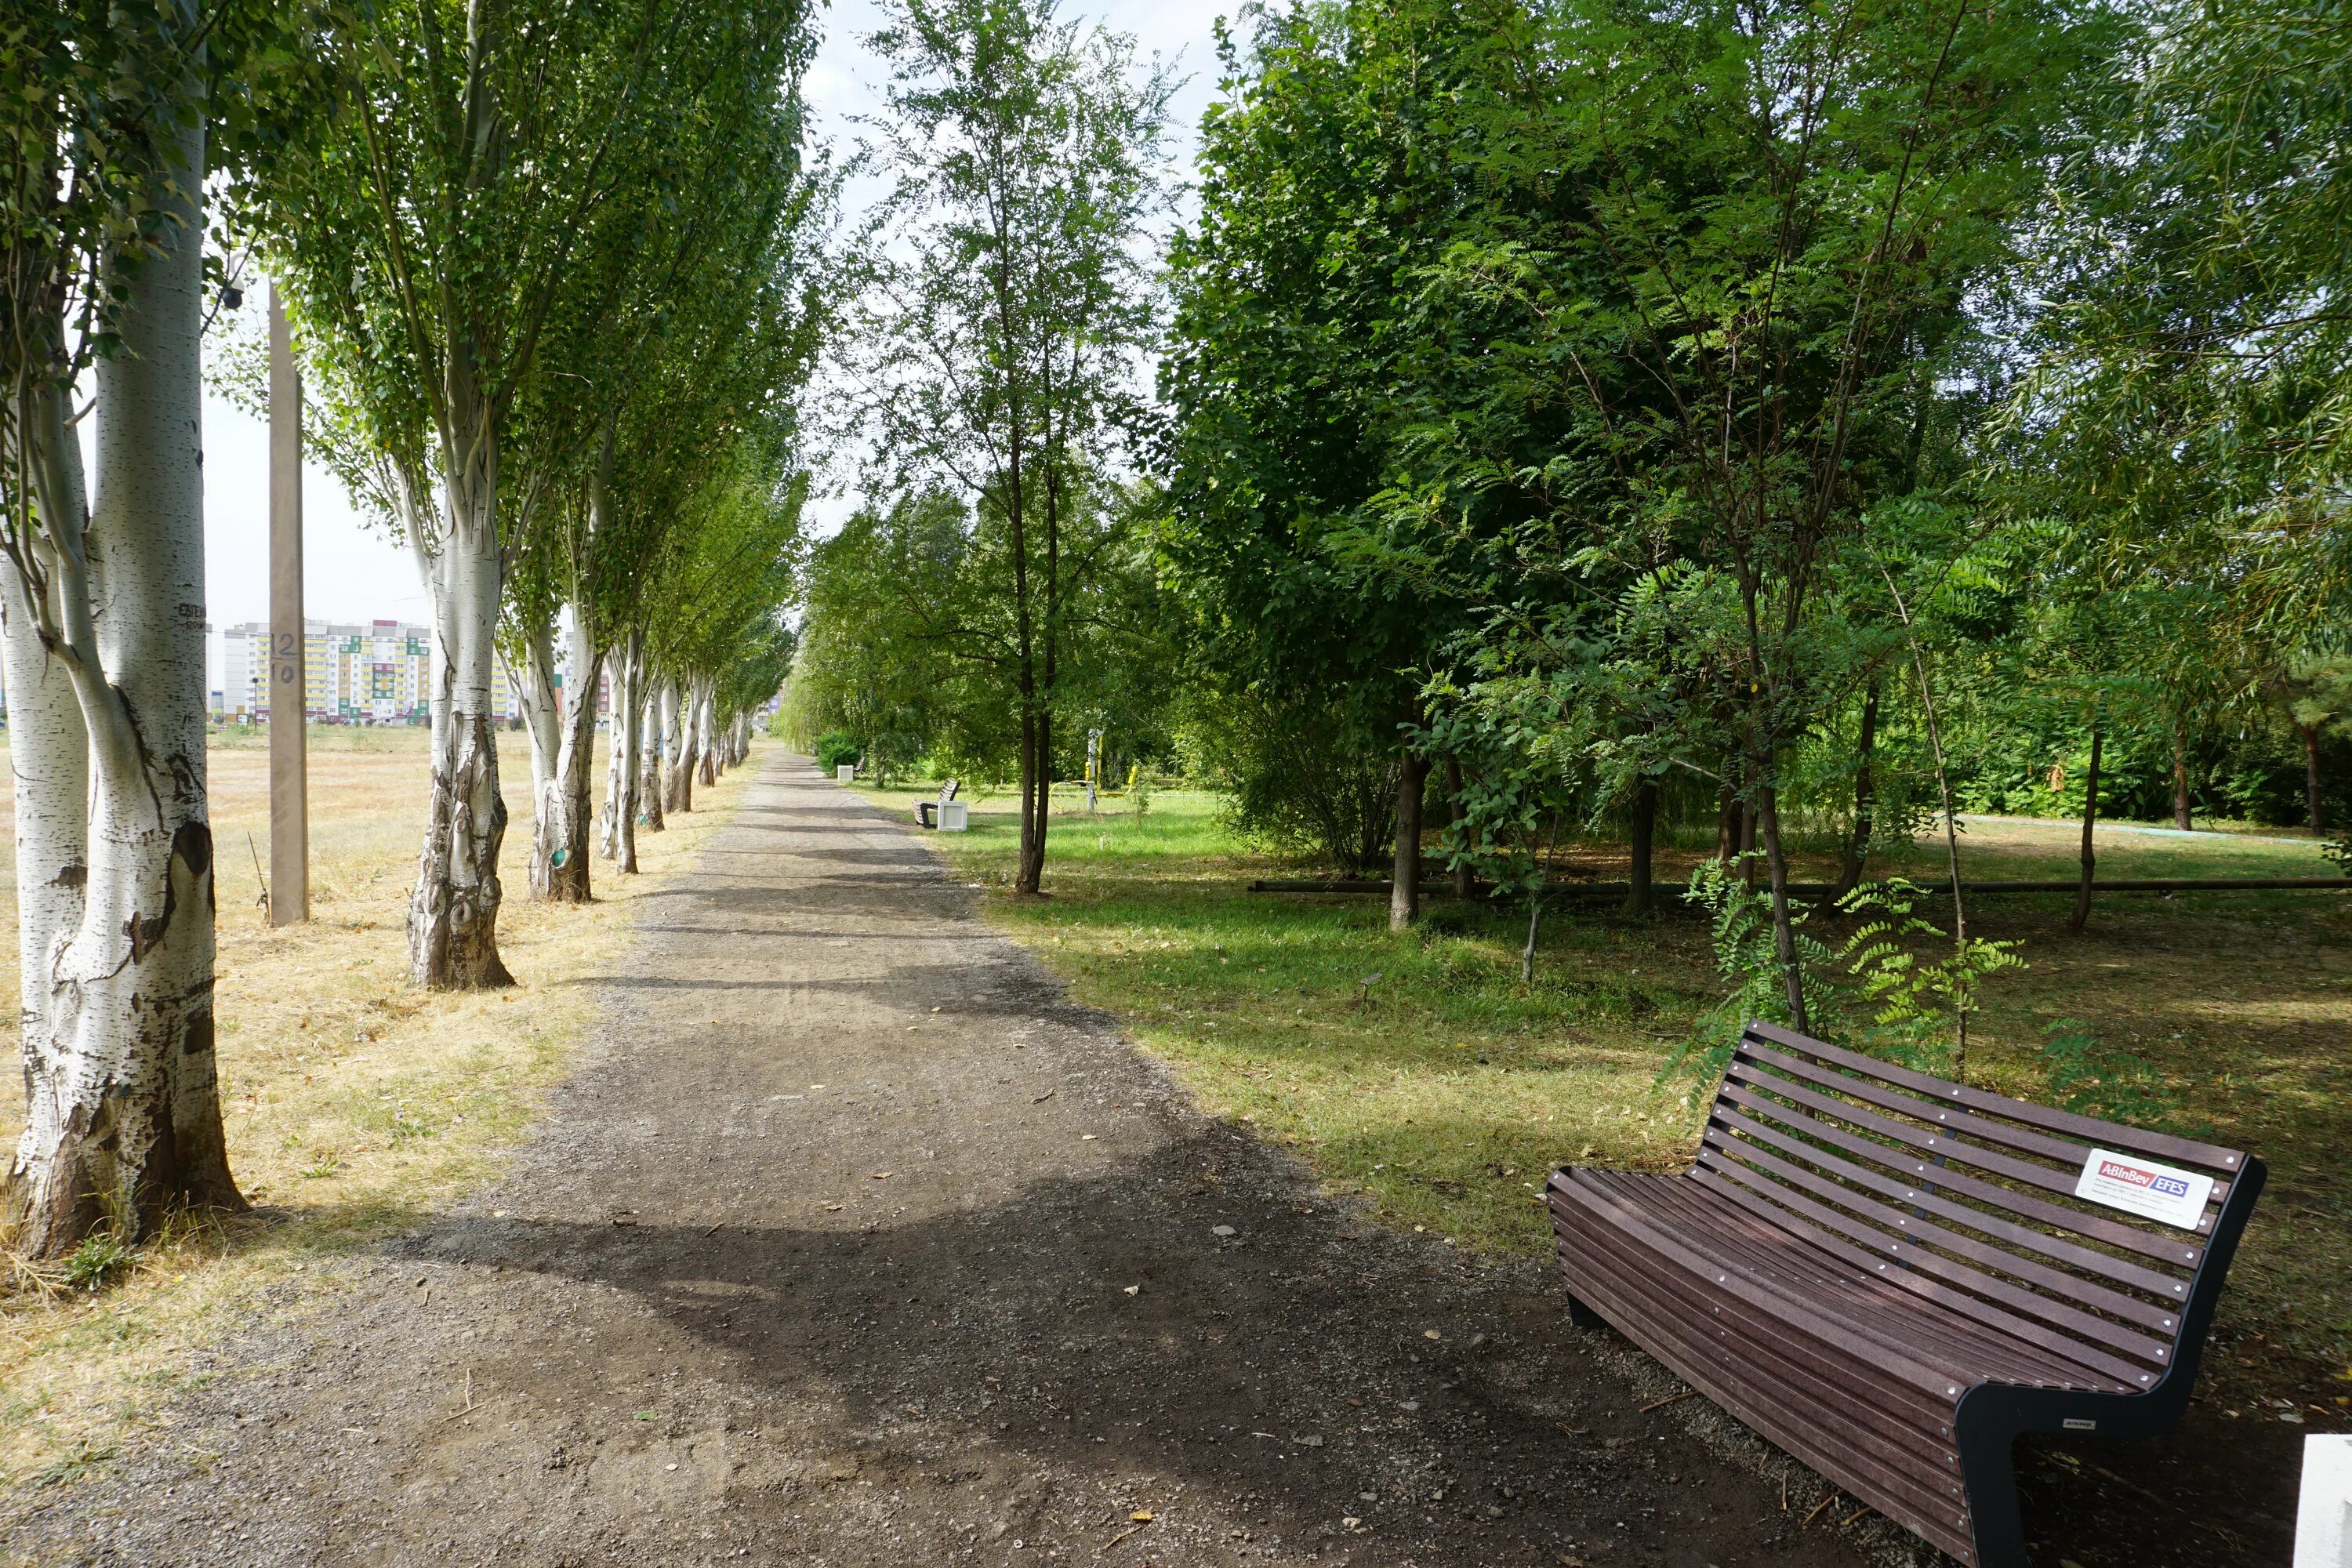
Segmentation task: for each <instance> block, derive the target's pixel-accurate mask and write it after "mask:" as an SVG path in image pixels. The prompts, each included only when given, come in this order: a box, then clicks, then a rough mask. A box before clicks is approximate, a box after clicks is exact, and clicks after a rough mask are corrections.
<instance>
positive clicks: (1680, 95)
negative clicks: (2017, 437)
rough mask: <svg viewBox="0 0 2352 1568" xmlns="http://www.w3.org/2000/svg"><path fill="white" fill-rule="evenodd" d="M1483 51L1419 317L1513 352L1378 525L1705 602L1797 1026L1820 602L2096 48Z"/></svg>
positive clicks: (1908, 434)
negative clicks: (1503, 544) (1788, 824)
mask: <svg viewBox="0 0 2352 1568" xmlns="http://www.w3.org/2000/svg"><path fill="white" fill-rule="evenodd" d="M1485 36H1486V39H1487V40H1488V42H1487V47H1488V48H1489V49H1490V51H1491V53H1492V56H1493V60H1492V63H1491V64H1490V65H1488V66H1487V67H1486V68H1482V69H1479V70H1475V71H1468V72H1465V74H1464V82H1465V90H1464V91H1463V92H1462V93H1460V94H1459V95H1457V97H1456V98H1455V100H1454V103H1455V106H1456V107H1455V108H1454V110H1453V112H1452V115H1451V117H1450V119H1449V121H1448V122H1447V128H1448V129H1449V130H1451V131H1452V132H1454V134H1453V135H1452V136H1451V137H1450V138H1449V139H1448V140H1449V141H1450V142H1453V143H1454V144H1458V145H1461V146H1464V147H1468V148H1473V149H1475V150H1476V151H1475V153H1474V154H1472V155H1471V156H1472V159H1473V167H1472V169H1471V170H1470V171H1469V173H1470V174H1473V175H1474V176H1475V178H1474V179H1473V181H1472V183H1473V184H1475V186H1477V187H1479V188H1482V189H1485V190H1486V191H1488V192H1490V193H1493V195H1492V196H1491V197H1490V199H1489V200H1488V201H1487V202H1486V204H1485V205H1483V206H1482V208H1481V209H1480V212H1479V215H1478V216H1479V222H1478V224H1477V225H1476V226H1475V231H1471V232H1465V235H1464V237H1461V238H1460V239H1457V240H1456V241H1455V242H1454V244H1453V245H1452V246H1450V247H1448V251H1447V254H1446V257H1445V259H1444V265H1443V267H1442V268H1440V269H1437V270H1435V271H1434V272H1433V274H1432V275H1431V277H1430V279H1429V283H1428V287H1427V289H1426V302H1425V304H1424V306H1423V310H1424V312H1425V313H1426V314H1428V315H1429V316H1431V317H1432V318H1433V319H1438V320H1447V321H1450V320H1453V319H1455V318H1458V317H1460V316H1463V315H1465V313H1468V314H1476V313H1478V312H1484V311H1491V310H1496V309H1500V308H1504V307H1507V308H1509V309H1511V310H1515V311H1516V312H1517V314H1518V317H1519V321H1520V322H1521V325H1520V326H1519V328H1518V329H1517V331H1514V332H1513V333H1512V334H1511V337H1510V339H1509V340H1508V341H1507V342H1506V343H1504V344H1501V345H1497V346H1496V347H1495V348H1494V349H1492V350H1490V351H1483V352H1482V358H1483V359H1484V361H1485V362H1486V363H1487V364H1488V365H1491V367H1492V368H1491V370H1489V371H1487V372H1486V380H1487V383H1488V385H1489V388H1490V390H1489V393H1488V395H1487V396H1486V397H1485V398H1484V399H1483V400H1481V401H1479V402H1477V403H1476V404H1475V405H1469V406H1468V409H1467V411H1466V412H1465V413H1464V414H1462V415H1460V416H1454V417H1450V418H1448V419H1447V420H1445V421H1444V422H1443V423H1442V424H1434V423H1433V425H1432V426H1431V428H1430V431H1429V434H1428V436H1427V437H1426V438H1425V439H1424V440H1423V443H1422V447H1421V449H1420V452H1419V453H1418V455H1417V462H1416V465H1415V468H1416V472H1415V473H1414V474H1413V475H1412V478H1411V479H1409V481H1408V482H1407V483H1404V484H1400V485H1398V486H1397V487H1395V489H1394V493H1393V495H1392V497H1391V500H1390V502H1389V507H1390V510H1392V511H1399V512H1402V513H1404V514H1405V515H1406V517H1407V520H1408V522H1409V524H1410V527H1411V529H1412V531H1417V532H1419V533H1421V534H1424V535H1438V534H1440V533H1441V531H1444V530H1449V529H1450V530H1453V531H1455V532H1457V533H1458V532H1460V531H1462V530H1463V528H1464V526H1465V521H1464V520H1467V523H1468V526H1469V527H1471V528H1473V529H1476V528H1479V527H1481V526H1482V525H1481V523H1480V521H1479V512H1480V511H1481V510H1485V511H1486V512H1488V513H1491V514H1495V515H1494V518H1493V521H1488V522H1486V523H1485V524H1484V525H1483V527H1484V531H1485V533H1486V536H1488V537H1490V538H1498V539H1513V538H1520V537H1526V536H1528V535H1529V534H1531V533H1533V532H1534V530H1533V529H1531V528H1529V527H1528V526H1527V525H1525V524H1521V523H1519V522H1517V521H1516V520H1517V518H1519V517H1527V518H1532V519H1536V520H1538V521H1539V523H1540V526H1541V527H1542V528H1543V530H1544V531H1545V532H1546V533H1547V534H1549V538H1550V539H1551V540H1554V541H1558V542H1557V543H1553V544H1550V545H1549V548H1550V549H1553V550H1558V551H1559V552H1561V554H1563V555H1565V556H1566V557H1567V559H1568V560H1569V561H1572V562H1575V563H1577V564H1578V569H1579V571H1580V574H1581V575H1583V576H1585V577H1587V578H1588V579H1599V580H1600V582H1599V583H1598V584H1597V585H1599V586H1601V588H1602V590H1603V591H1604V592H1605V591H1606V587H1607V580H1608V579H1609V578H1611V577H1614V579H1615V580H1616V581H1618V582H1621V583H1622V582H1625V581H1628V580H1638V574H1640V573H1641V572H1643V571H1644V570H1651V569H1654V568H1655V567H1657V566H1658V565H1660V564H1663V563H1665V562H1668V561H1682V562H1687V563H1691V565H1692V567H1693V568H1694V569H1695V570H1697V571H1700V572H1704V573H1706V574H1713V575H1715V576H1717V577H1719V578H1720V579H1721V580H1722V582H1723V584H1725V592H1724V595H1723V596H1722V599H1721V605H1722V610H1723V612H1724V613H1723V618H1722V619H1721V620H1720V621H1719V622H1718V623H1717V625H1716V626H1714V627H1713V628H1710V630H1709V631H1708V632H1706V633H1704V634H1702V637H1701V640H1702V641H1711V642H1713V643H1715V644H1717V646H1719V647H1721V649H1722V651H1723V654H1724V656H1725V657H1724V658H1723V659H1722V660H1721V662H1719V663H1718V664H1717V666H1716V668H1714V669H1713V670H1711V671H1710V672H1709V674H1710V677H1711V680H1712V683H1713V685H1714V687H1715V691H1716V694H1717V696H1718V697H1727V698H1728V699H1729V700H1727V701H1721V700H1718V701H1715V702H1711V703H1708V704H1706V706H1708V707H1709V708H1711V709H1712V714H1711V717H1712V718H1713V720H1714V721H1715V723H1716V724H1717V725H1718V726H1719V736H1720V738H1719V742H1718V745H1717V755H1719V756H1720V757H1722V758H1723V759H1724V760H1725V762H1726V764H1727V773H1728V777H1729V779H1730V782H1731V783H1732V784H1733V785H1734V787H1735V789H1736V792H1737V794H1738V796H1739V798H1740V799H1742V800H1743V801H1745V802H1747V803H1748V805H1751V806H1752V808H1753V811H1754V814H1755V817H1756V821H1757V825H1758V829H1759V837H1760V841H1761V845H1762V848H1763V852H1764V858H1765V862H1766V864H1767V866H1768V867H1769V876H1770V880H1771V887H1772V903H1773V909H1774V930H1775V931H1776V941H1777V942H1778V951H1779V955H1780V963H1781V965H1782V968H1783V970H1784V972H1785V973H1784V976H1783V979H1784V983H1785V984H1784V990H1785V993H1786V1001H1787V1005H1788V1009H1789V1014H1790V1017H1791V1018H1792V1019H1793V1020H1794V1021H1795V1022H1796V1023H1797V1024H1799V1025H1800V1026H1802V1024H1803V1023H1804V1022H1805V1018H1806V1001H1805V996H1806V993H1805V990H1804V988H1803V986H1802V984H1801V955H1800V952H1799V949H1798V946H1797V943H1796V942H1795V923H1794V921H1793V918H1792V917H1791V914H1790V908H1789V904H1788V899H1787V895H1786V887H1787V882H1788V853H1787V846H1786V844H1785V843H1784V841H1783V834H1782V827H1781V816H1780V794H1781V786H1782V781H1783V777H1784V771H1785V769H1786V767H1787V765H1788V763H1789V761H1790V754H1791V752H1792V749H1793V748H1794V747H1795V746H1796V744H1797V743H1798V742H1800V740H1801V738H1802V737H1803V736H1805V735H1806V734H1807V732H1808V731H1809V730H1810V729H1811V726H1812V724H1813V721H1814V719H1815V716H1816V715H1817V713H1818V712H1819V710H1820V709H1821V707H1822V703H1823V701H1824V700H1826V699H1830V698H1832V697H1835V696H1840V695H1842V694H1843V692H1844V691H1845V690H1846V689H1849V688H1850V687H1851V686H1852V685H1853V676H1854V674H1855V671H1854V668H1853V664H1852V662H1851V661H1850V660H1849V659H1848V658H1845V657H1843V656H1844V655H1845V654H1846V653H1847V652H1848V651H1850V650H1851V649H1852V648H1853V639H1852V638H1851V637H1847V636H1845V635H1844V634H1843V633H1842V632H1840V631H1839V630H1838V629H1837V623H1838V622H1839V621H1840V620H1841V618H1842V616H1843V607H1842V602H1843V598H1844V597H1845V595H1842V594H1841V592H1840V590H1841V588H1842V586H1850V585H1853V584H1860V583H1863V582H1866V581H1867V576H1868V574H1867V571H1866V568H1867V563H1868V559H1869V551H1870V549H1871V547H1872V545H1873V543H1874V541H1873V538H1872V530H1871V528H1870V526H1869V525H1868V520H1869V519H1870V518H1871V517H1872V515H1873V509H1874V508H1877V507H1880V506H1882V504H1883V503H1885V502H1886V501H1888V500H1892V499H1899V498H1903V497H1905V496H1907V495H1908V494H1909V493H1910V491H1911V490H1912V489H1914V488H1915V487H1916V485H1917V483H1918V463H1919V445H1920V442H1921V439H1922V434H1923V431H1924V429H1925V427H1926V426H1927V424H1928V423H1929V420H1930V415H1931V405H1932V403H1933V401H1934V399H1935V398H1936V396H1937V383H1938V378H1939V376H1940V375H1941V374H1943V372H1944V370H1945V368H1946V367H1947V366H1948V365H1949V364H1950V363H1951V355H1952V354H1953V353H1954V351H1955V349H1956V347H1957V346H1958V343H1959V342H1960V341H1961V340H1962V338H1963V337H1964V336H1965V332H1964V327H1965V321H1964V316H1963V310H1962V307H1963V304H1964V301H1965V300H1967V299H1968V297H1969V294H1970V291H1971V290H1973V289H1979V288H1981V287H1984V286H1986V285H1987V284H1988V283H1990V282H1993V281H1997V280H1999V279H2002V278H2004V277H2005V276H2006V275H2007V273H2008V270H2009V269H2010V268H2011V267H2012V266H2013V264H2014V260H2015V248H2014V247H2015V242H2016V237H2015V233H2014V229H2013V226H2012V224H2011V216H2012V214H2013V213H2014V211H2015V210H2016V207H2017V205H2018V204H2019V203H2021V201H2022V200H2024V199H2025V198H2026V197H2027V196H2029V195H2031V193H2032V191H2033V190H2034V189H2036V188H2037V186H2038V184H2039V182H2040V181H2041V179H2042V169H2041V165H2040V159H2041V156H2042V141H2043V139H2042V136H2041V134H2040V132H2039V128H2040V127H2041V126H2042V123H2043V122H2044V121H2046V119H2047V118H2048V117H2049V116H2050V115H2051V114H2052V113H2053V110H2054V109H2056V108H2058V107H2060V106H2062V105H2063V103H2064V101H2065V98H2066V94H2067V93H2068V92H2069V91H2071V90H2073V89H2074V82H2075V80H2076V79H2077V77H2078V76H2079V75H2080V74H2081V72H2082V69H2083V68H2084V63H2085V60H2086V58H2089V55H2090V51H2091V50H2093V49H2094V48H2095V47H2096V45H2097V42H2098V35H2097V33H2096V31H2095V28H2093V27H2090V26H2083V25H2078V24H2077V23H2075V22H2074V20H2073V18H2071V17H2070V16H2068V15H2067V14H2066V13H2063V12H2062V11H2059V10H2055V9H2053V8H2047V7H2036V6H2028V7H2025V8H2022V9H2006V10H2003V11H2000V12H1999V13H1989V12H1984V11H1981V10H1979V9H1977V8H1974V7H1971V6H1969V5H1965V4H1961V3H1959V0H1949V3H1947V4H1940V5H1929V6H1926V7H1914V8H1909V9H1877V8H1871V7H1862V6H1845V5H1834V6H1829V7H1812V6H1807V7H1773V6H1767V7H1763V8H1760V9H1759V8H1755V7H1715V6H1705V5H1702V6H1690V7H1678V8H1675V10H1673V11H1672V12H1670V13H1665V14H1659V15H1654V16H1652V15H1643V16H1633V15H1631V14H1627V13H1624V12H1622V11H1620V10H1616V9H1612V8H1606V7H1601V6H1580V5H1571V6H1566V7H1561V8H1559V9H1556V10H1547V11H1544V12H1541V13H1533V14H1528V15H1525V16H1520V15H1518V14H1517V13H1509V12H1506V13H1504V14H1503V15H1502V16H1501V17H1500V18H1499V19H1498V21H1497V24H1496V26H1492V27H1489V28H1488V29H1486V35H1485ZM1514 66H1516V67H1517V68H1513V67H1514ZM1472 341H1475V340H1472ZM1530 409H1538V410H1542V411H1544V413H1545V418H1544V420H1543V421H1542V423H1543V426H1544V428H1543V429H1542V430H1541V432H1540V434H1541V437H1542V438H1541V440H1539V441H1533V440H1530V438H1529V432H1528V426H1529V423H1530V419H1531V416H1530V415H1528V413H1527V412H1526V411H1528V410H1530ZM1887 520H1888V521H1889V522H1892V521H1895V514H1887ZM1396 531H1399V532H1404V531H1405V529H1404V528H1402V527H1400V528H1398V529H1397V530H1396ZM1424 553H1426V550H1425V548H1424ZM1538 564H1539V565H1541V566H1544V567H1547V568H1549V569H1551V570H1552V571H1554V572H1555V573H1556V572H1557V571H1558V569H1559V563H1557V562H1556V561H1555V562H1542V563H1538Z"/></svg>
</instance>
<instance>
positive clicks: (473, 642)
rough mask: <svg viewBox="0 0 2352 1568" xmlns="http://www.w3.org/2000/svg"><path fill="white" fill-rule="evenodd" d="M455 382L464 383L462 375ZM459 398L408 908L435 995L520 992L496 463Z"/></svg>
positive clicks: (475, 411) (471, 405)
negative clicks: (507, 926) (512, 965)
mask: <svg viewBox="0 0 2352 1568" xmlns="http://www.w3.org/2000/svg"><path fill="white" fill-rule="evenodd" d="M452 379H453V380H454V379H456V378H455V377H454V376H453V378H452ZM471 390H472V389H471V388H468V387H463V386H461V387H459V388H457V389H456V392H455V393H453V396H452V403H453V405H455V406H456V407H457V409H458V410H459V412H458V415H457V417H456V418H454V419H453V421H452V423H453V426H455V430H454V433H452V434H451V435H449V436H447V437H445V439H444V441H443V481H442V482H443V485H444V487H445V489H446V497H447V509H446V517H447V521H448V527H447V531H446V533H444V534H443V535H442V536H441V538H440V539H439V540H438V542H437V548H435V549H433V550H431V551H430V552H428V553H427V555H426V562H427V570H426V573H425V587H426V589H427V590H428V591H429V592H430V593H431V595H432V598H433V637H434V644H435V648H434V652H435V658H434V676H435V678H436V688H437V689H436V692H435V700H436V706H437V707H438V708H440V709H441V710H445V711H446V715H447V717H446V720H445V719H444V718H443V717H442V714H441V712H436V714H435V716H434V718H435V723H434V731H435V733H434V745H433V776H432V798H431V801H430V803H429V805H428V807H427V810H426V813H425V845H424V848H423V850H422V851H421V852H420V853H419V855H418V857H417V865H416V888H415V892H414V893H412V894H411V895H410V898H409V904H408V964H409V976H410V978H411V979H413V980H414V981H415V983H416V984H419V985H423V986H426V987H428V988H430V989H433V990H436V991H472V990H488V989H490V988H493V987H496V986H501V985H511V984H514V976H512V975H511V974H509V973H507V966H506V964H505V963H503V962H502V961H501V960H500V959H499V941H498V921H499V902H500V901H501V900H502V899H503V898H504V896H505V895H504V891H503V889H501V887H500V885H499V845H500V844H501V843H502V842H503V841H504V840H505V838H506V831H507V806H506V802H505V800H504V799H502V798H501V797H500V795H499V748H498V728H497V719H496V716H495V715H494V714H493V713H492V712H491V709H490V692H491V689H492V686H491V674H492V671H493V669H494V668H495V660H496V634H497V629H498V621H499V584H500V562H499V540H498V452H497V448H496V447H495V445H494V443H493V441H492V438H491V437H490V436H489V434H488V430H487V429H486V428H485V427H484V426H485V423H486V421H485V416H484V412H483V411H482V410H481V409H480V408H479V406H478V403H477V402H476V401H474V400H473V399H472V398H470V397H468V396H467V395H466V394H467V393H470V392H471Z"/></svg>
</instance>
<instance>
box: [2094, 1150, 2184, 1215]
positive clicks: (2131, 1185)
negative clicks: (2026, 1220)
mask: <svg viewBox="0 0 2352 1568" xmlns="http://www.w3.org/2000/svg"><path fill="white" fill-rule="evenodd" d="M2074 1195H2075V1196H2076V1197H2078V1198H2088V1199H2090V1200H2091V1202H2093V1203H2095V1204H2105V1205H2107V1206H2108V1207H2109V1208H2115V1209H2123V1210H2125V1211H2126V1213H2130V1214H2136V1215H2142V1216H2144V1217H2146V1218H2148V1219H2153V1220H2161V1221H2162V1222H2163V1223H2165V1224H2166V1225H2177V1226H2179V1227H2180V1228H2181V1229H2183V1230H2195V1229H2196V1228H2197V1222H2198V1221H2199V1220H2200V1219H2202V1218H2204V1217H2205V1200H2206V1199H2208V1198H2210V1197H2211V1196H2212V1195H2213V1178H2212V1177H2210V1176H2205V1175H2200V1174H2199V1173H2196V1172H2195V1171H2184V1170H2182V1169H2180V1168H2179V1166H2177V1165H2159V1164H2158V1163H2156V1162H2155V1161H2153V1160H2150V1159H2148V1158H2147V1157H2146V1156H2144V1155H2139V1154H2118V1153H2116V1152H2113V1151H2112V1150H2107V1149H2094V1150H2092V1151H2091V1152H2090V1156H2089V1157H2088V1158H2087V1159H2085V1160H2084V1162H2083V1177H2082V1180H2080V1181H2078V1182H2076V1183H2075V1184H2074Z"/></svg>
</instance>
